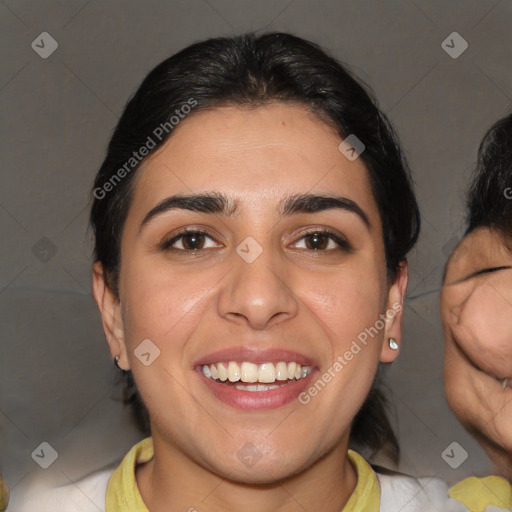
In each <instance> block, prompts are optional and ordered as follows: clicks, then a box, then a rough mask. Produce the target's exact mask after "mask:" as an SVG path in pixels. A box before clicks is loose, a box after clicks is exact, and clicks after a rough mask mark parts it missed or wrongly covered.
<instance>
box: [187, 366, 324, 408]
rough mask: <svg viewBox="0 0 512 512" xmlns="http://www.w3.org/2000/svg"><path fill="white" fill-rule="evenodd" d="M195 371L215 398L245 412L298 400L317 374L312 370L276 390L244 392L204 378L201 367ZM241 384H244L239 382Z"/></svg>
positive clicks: (275, 406) (276, 406) (279, 405)
mask: <svg viewBox="0 0 512 512" xmlns="http://www.w3.org/2000/svg"><path fill="white" fill-rule="evenodd" d="M196 371H197V372H198V374H199V377H200V378H202V380H203V382H204V383H205V385H206V386H207V387H208V389H209V390H210V391H211V392H212V393H213V395H215V397H216V398H218V399H219V400H221V401H222V402H224V403H226V404H228V405H230V406H232V407H236V408H237V409H243V410H245V411H260V410H265V409H277V408H278V407H282V406H284V405H286V404H288V403H290V402H292V401H294V400H298V397H299V395H300V394H301V393H302V392H303V391H304V390H305V389H306V388H307V387H308V386H309V385H310V382H311V379H312V377H313V375H315V374H316V372H317V370H316V369H314V370H313V371H312V372H311V373H310V374H309V375H308V376H307V377H304V378H302V379H299V380H297V381H295V382H292V383H290V384H285V385H284V386H281V387H279V388H276V389H269V390H267V391H244V390H242V389H236V388H235V387H232V386H227V385H226V384H220V383H219V382H216V381H214V380H213V379H210V378H208V377H206V376H205V375H204V374H203V371H202V368H201V367H199V368H198V369H197V370H196ZM241 384H244V383H243V382H241Z"/></svg>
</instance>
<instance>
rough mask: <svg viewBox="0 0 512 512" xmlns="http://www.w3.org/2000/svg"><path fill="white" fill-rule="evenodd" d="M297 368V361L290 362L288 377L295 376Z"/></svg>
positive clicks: (292, 377)
mask: <svg viewBox="0 0 512 512" xmlns="http://www.w3.org/2000/svg"><path fill="white" fill-rule="evenodd" d="M296 369H297V363H288V378H289V379H294V378H295V370H296Z"/></svg>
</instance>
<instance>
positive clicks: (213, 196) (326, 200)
mask: <svg viewBox="0 0 512 512" xmlns="http://www.w3.org/2000/svg"><path fill="white" fill-rule="evenodd" d="M239 204H240V203H239V201H237V200H234V201H233V200H232V199H230V198H229V197H227V196H225V195H224V194H221V193H220V192H207V193H201V194H187V195H184V194H179V195H174V196H170V197H167V198H165V199H163V200H162V201H160V202H159V203H158V204H157V205H156V206H155V207H154V208H152V209H151V210H150V211H149V212H148V213H147V214H146V215H145V217H144V219H143V221H142V222H141V225H140V227H139V231H140V230H141V229H142V228H143V227H144V226H145V225H146V224H148V223H149V222H150V221H151V220H152V219H154V218H155V217H157V216H158V215H161V214H163V213H165V212H168V211H170V210H175V209H181V210H188V211H192V212H199V213H208V214H214V215H223V216H226V217H234V216H235V215H236V214H237V213H238V207H239ZM334 209H338V210H344V211H346V212H350V213H354V214H356V215H357V216H358V217H359V218H360V219H361V220H362V221H363V223H364V224H365V225H366V227H367V228H368V229H370V228H371V223H370V220H369V218H368V216H367V215H366V213H365V212H364V211H363V210H362V208H361V207H360V206H359V205H358V204H357V203H356V202H355V201H353V200H352V199H349V198H347V197H342V196H336V195H314V194H295V195H292V196H289V197H286V198H284V199H283V200H281V201H280V202H279V213H280V215H281V216H282V217H288V216H290V215H293V214H297V213H317V212H321V211H325V210H334Z"/></svg>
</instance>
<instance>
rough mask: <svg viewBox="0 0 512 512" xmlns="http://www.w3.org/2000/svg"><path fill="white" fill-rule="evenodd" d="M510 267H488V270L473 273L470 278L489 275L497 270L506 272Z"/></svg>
mask: <svg viewBox="0 0 512 512" xmlns="http://www.w3.org/2000/svg"><path fill="white" fill-rule="evenodd" d="M508 268H510V267H508V266H501V267H490V268H484V269H482V270H479V271H478V272H475V273H474V274H472V275H471V277H476V276H479V275H481V274H491V273H492V272H498V271H499V270H506V269H508Z"/></svg>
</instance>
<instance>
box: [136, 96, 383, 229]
mask: <svg viewBox="0 0 512 512" xmlns="http://www.w3.org/2000/svg"><path fill="white" fill-rule="evenodd" d="M174 130H175V131H174V133H173V134H172V135H171V137H169V139H168V140H167V141H166V143H165V144H164V145H163V146H162V147H161V148H159V149H158V150H157V151H156V152H155V153H153V154H152V155H151V156H150V157H148V158H146V160H145V161H144V162H143V164H142V165H141V167H140V169H139V171H138V172H137V181H136V186H135V195H134V206H136V207H137V206H141V208H142V209H146V210H147V209H149V208H151V207H152V206H154V204H156V203H157V202H158V201H159V200H162V199H164V198H165V197H167V196H169V195H171V194H176V193H190V192H200V191H211V190H220V191H222V192H223V193H225V194H226V195H229V196H232V197H233V198H236V199H239V202H240V203H241V211H243V209H244V205H245V206H248V205H252V207H257V206H259V207H260V208H262V206H263V204H265V205H266V206H267V204H268V206H270V204H271V203H275V202H277V201H278V200H279V199H281V198H282V197H283V196H286V195H288V194H294V193H304V192H308V193H324V194H339V195H343V196H345V197H348V198H349V199H352V200H354V201H356V202H357V203H358V204H359V205H360V206H361V208H363V209H364V210H365V211H366V213H367V214H368V216H369V217H371V220H373V223H375V224H379V223H380V218H379V214H378V209H377V205H376V204H375V200H374V198H373V193H372V190H371V185H370V182H369V177H368V171H367V169H366V167H365V165H364V163H363V161H362V159H361V158H358V159H356V160H354V161H350V160H348V159H347V158H346V157H345V156H344V155H343V154H342V153H341V152H340V151H339V149H338V146H339V144H340V142H341V140H342V139H341V138H340V136H339V135H338V134H337V133H336V132H335V131H334V130H333V128H332V127H330V126H328V125H327V124H326V123H325V122H323V121H321V120H320V119H319V118H318V117H317V116H316V115H315V114H313V113H312V112H311V111H310V110H309V109H308V108H307V107H306V106H303V105H297V104H283V103H274V104H270V105H267V106H264V107H257V108H240V107H237V106H226V107H218V108H212V109H208V110H203V111H198V112H194V113H193V114H191V115H190V116H189V117H188V118H185V119H184V120H183V121H181V122H180V124H179V125H178V126H177V127H176V128H175V129H174Z"/></svg>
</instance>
